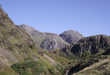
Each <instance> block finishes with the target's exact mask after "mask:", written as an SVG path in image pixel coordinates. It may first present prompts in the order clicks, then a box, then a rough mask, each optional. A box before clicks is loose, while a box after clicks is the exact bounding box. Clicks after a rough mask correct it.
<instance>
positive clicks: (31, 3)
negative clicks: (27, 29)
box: [0, 0, 110, 36]
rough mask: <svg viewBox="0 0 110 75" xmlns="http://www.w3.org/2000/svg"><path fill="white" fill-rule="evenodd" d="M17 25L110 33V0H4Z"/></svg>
mask: <svg viewBox="0 0 110 75" xmlns="http://www.w3.org/2000/svg"><path fill="white" fill-rule="evenodd" d="M0 4H2V7H3V8H4V10H5V11H6V12H7V13H8V14H9V16H10V17H11V18H12V20H13V21H14V22H15V24H17V25H20V24H27V25H30V26H32V27H34V28H36V29H37V30H40V31H42V32H54V33H58V34H59V33H61V32H63V31H65V30H69V29H73V30H76V31H79V32H80V33H82V34H83V35H84V36H90V35H96V34H106V35H110V0H0Z"/></svg>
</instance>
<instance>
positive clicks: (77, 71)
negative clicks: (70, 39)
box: [66, 35, 110, 75]
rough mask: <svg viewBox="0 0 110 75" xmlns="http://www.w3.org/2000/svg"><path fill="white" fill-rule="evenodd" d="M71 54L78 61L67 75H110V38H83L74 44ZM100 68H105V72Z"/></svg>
mask: <svg viewBox="0 0 110 75" xmlns="http://www.w3.org/2000/svg"><path fill="white" fill-rule="evenodd" d="M71 52H72V53H73V55H75V57H76V58H77V60H78V61H77V63H76V64H74V65H73V66H72V65H71V66H72V67H70V69H69V70H67V72H66V73H67V75H72V74H73V75H88V74H90V75H106V74H107V75H109V74H110V71H109V68H110V64H109V63H110V60H109V59H110V36H106V35H96V36H90V37H85V38H82V39H81V40H79V41H78V42H77V43H75V44H73V46H72V48H71ZM100 66H103V69H104V71H102V69H100V70H99V69H98V67H100ZM104 66H106V67H104ZM106 72H107V73H106Z"/></svg>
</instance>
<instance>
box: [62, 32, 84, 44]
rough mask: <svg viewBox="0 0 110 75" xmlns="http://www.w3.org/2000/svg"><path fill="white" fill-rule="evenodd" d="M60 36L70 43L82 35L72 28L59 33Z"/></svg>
mask: <svg viewBox="0 0 110 75" xmlns="http://www.w3.org/2000/svg"><path fill="white" fill-rule="evenodd" d="M60 37H62V38H63V40H65V41H66V42H68V43H70V44H72V43H75V42H77V41H78V40H80V39H81V38H82V37H83V36H82V34H80V33H79V32H76V31H74V30H68V31H64V32H63V33H61V34H60Z"/></svg>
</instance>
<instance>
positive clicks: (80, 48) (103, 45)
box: [71, 35, 110, 55]
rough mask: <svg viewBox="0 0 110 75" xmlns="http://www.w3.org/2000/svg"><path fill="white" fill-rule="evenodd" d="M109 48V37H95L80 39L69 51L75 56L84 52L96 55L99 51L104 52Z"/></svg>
mask: <svg viewBox="0 0 110 75" xmlns="http://www.w3.org/2000/svg"><path fill="white" fill-rule="evenodd" d="M109 47H110V36H106V35H96V36H90V37H85V38H82V39H80V40H79V41H78V42H77V43H76V44H74V45H73V47H72V49H71V51H72V53H73V54H75V55H80V54H83V53H84V52H90V54H96V53H98V52H100V51H102V52H103V50H106V49H107V48H109Z"/></svg>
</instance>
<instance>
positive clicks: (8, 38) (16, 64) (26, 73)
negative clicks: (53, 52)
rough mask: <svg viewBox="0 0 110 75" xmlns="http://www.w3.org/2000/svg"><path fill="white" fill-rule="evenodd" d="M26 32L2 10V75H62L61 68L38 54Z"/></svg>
mask: <svg viewBox="0 0 110 75" xmlns="http://www.w3.org/2000/svg"><path fill="white" fill-rule="evenodd" d="M37 50H38V48H36V46H35V43H34V42H33V40H32V38H31V37H30V36H29V34H27V33H26V32H25V31H24V30H22V29H21V28H19V27H18V26H16V25H15V24H14V23H13V21H12V20H11V19H10V18H9V17H8V15H7V14H6V13H5V12H4V11H3V9H2V8H0V75H61V72H60V68H59V67H57V62H56V65H53V64H51V61H50V60H49V59H48V58H46V57H44V56H42V55H41V54H38V52H37Z"/></svg>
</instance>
